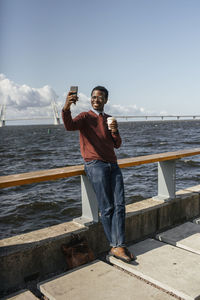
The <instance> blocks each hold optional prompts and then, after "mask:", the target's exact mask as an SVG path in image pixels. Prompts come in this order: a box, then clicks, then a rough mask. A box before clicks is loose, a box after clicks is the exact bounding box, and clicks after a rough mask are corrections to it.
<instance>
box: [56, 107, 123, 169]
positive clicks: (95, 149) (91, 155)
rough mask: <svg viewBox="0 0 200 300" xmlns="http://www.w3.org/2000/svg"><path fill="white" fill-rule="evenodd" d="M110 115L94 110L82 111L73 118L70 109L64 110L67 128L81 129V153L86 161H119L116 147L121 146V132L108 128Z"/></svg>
mask: <svg viewBox="0 0 200 300" xmlns="http://www.w3.org/2000/svg"><path fill="white" fill-rule="evenodd" d="M108 117H110V116H109V115H107V114H105V113H104V115H103V116H98V115H97V114H95V112H93V111H92V110H90V111H88V112H82V113H80V114H79V115H78V116H77V117H75V118H74V119H72V116H71V111H70V110H66V111H64V110H62V118H63V122H64V126H65V128H66V130H70V131H71V130H79V131H80V149H81V155H82V157H83V159H84V160H85V161H91V160H95V159H97V160H102V161H106V162H113V163H115V162H116V161H117V157H116V155H115V151H114V148H119V147H120V146H121V137H120V135H119V133H111V131H110V130H108V125H107V118H108Z"/></svg>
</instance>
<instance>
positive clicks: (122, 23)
mask: <svg viewBox="0 0 200 300" xmlns="http://www.w3.org/2000/svg"><path fill="white" fill-rule="evenodd" d="M199 15H200V1H199V0H165V1H164V0H137V1H136V0H123V1H121V0H120V1H118V0H115V1H114V0H101V1H100V0H99V1H97V0H0V45H1V46H0V74H1V75H0V104H3V103H5V102H6V104H7V110H6V117H7V118H8V119H12V118H20V117H24V116H26V117H29V116H30V117H34V116H36V117H37V116H50V115H52V109H51V101H52V99H53V100H54V101H55V102H56V104H57V107H58V111H60V110H61V108H62V106H63V104H64V101H65V96H66V92H67V91H68V90H69V88H70V86H71V85H78V87H79V93H80V94H79V102H78V103H77V105H76V106H75V107H73V109H72V110H73V114H74V115H76V114H77V113H79V112H80V111H83V110H88V109H89V108H90V93H91V90H92V89H93V87H95V86H96V85H103V86H105V87H106V88H107V89H108V90H109V102H108V104H107V105H106V107H105V110H106V111H108V112H109V113H111V114H115V115H116V114H117V115H119V114H122V115H151V114H156V115H160V114H174V115H176V114H182V115H184V114H185V115H186V114H196V115H197V114H199V112H200V101H199V95H200V84H199V79H200V18H199Z"/></svg>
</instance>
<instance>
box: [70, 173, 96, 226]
mask: <svg viewBox="0 0 200 300" xmlns="http://www.w3.org/2000/svg"><path fill="white" fill-rule="evenodd" d="M81 198H82V216H81V217H80V218H76V219H74V221H75V222H78V223H81V224H87V223H90V222H98V221H99V210H98V203H97V200H96V195H95V192H94V190H93V187H92V185H91V183H90V181H89V180H88V178H87V176H86V175H81Z"/></svg>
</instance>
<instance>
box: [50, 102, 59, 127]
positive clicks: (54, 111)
mask: <svg viewBox="0 0 200 300" xmlns="http://www.w3.org/2000/svg"><path fill="white" fill-rule="evenodd" d="M51 105H52V108H53V115H54V125H60V118H59V115H58V109H57V106H56V103H55V101H54V99H52V100H51Z"/></svg>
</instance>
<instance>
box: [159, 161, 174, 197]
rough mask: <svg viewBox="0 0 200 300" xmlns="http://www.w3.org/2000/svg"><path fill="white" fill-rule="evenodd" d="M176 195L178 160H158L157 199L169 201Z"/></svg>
mask: <svg viewBox="0 0 200 300" xmlns="http://www.w3.org/2000/svg"><path fill="white" fill-rule="evenodd" d="M175 197H176V160H168V161H162V162H158V195H157V196H156V197H153V198H154V199H157V200H164V201H169V200H172V199H175Z"/></svg>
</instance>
